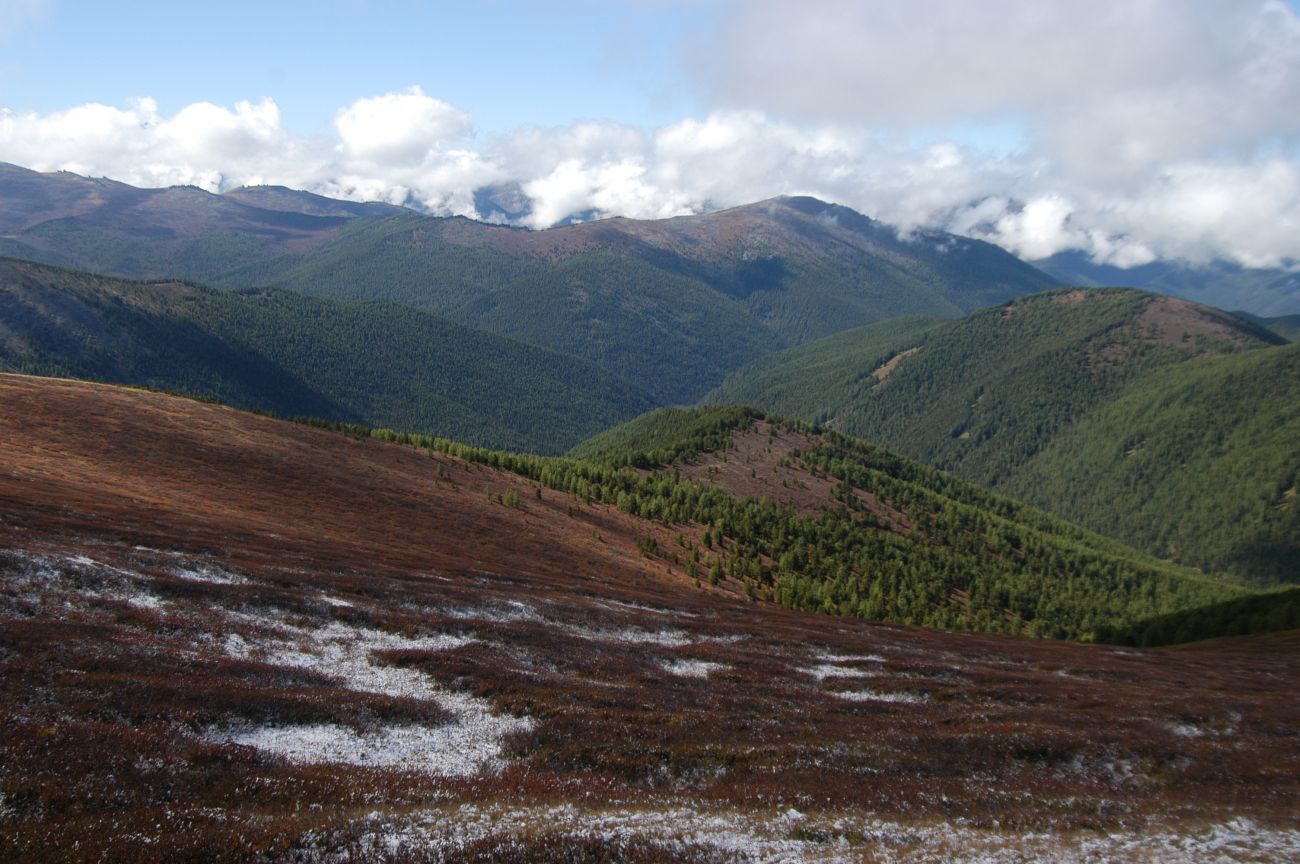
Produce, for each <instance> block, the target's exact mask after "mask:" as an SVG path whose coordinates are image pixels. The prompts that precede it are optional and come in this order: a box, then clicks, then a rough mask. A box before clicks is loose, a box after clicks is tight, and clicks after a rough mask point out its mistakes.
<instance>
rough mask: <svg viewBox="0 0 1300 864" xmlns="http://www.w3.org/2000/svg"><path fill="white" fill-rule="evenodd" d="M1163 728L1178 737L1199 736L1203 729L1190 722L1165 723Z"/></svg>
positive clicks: (1202, 733) (1203, 732)
mask: <svg viewBox="0 0 1300 864" xmlns="http://www.w3.org/2000/svg"><path fill="white" fill-rule="evenodd" d="M1165 728H1166V729H1168V730H1169V731H1170V732H1172V733H1174V734H1175V735H1177V736H1178V737H1179V738H1200V737H1201V736H1202V735H1204V734H1205V731H1204V730H1203V729H1201V728H1200V727H1198V726H1193V725H1192V724H1191V723H1166V724H1165Z"/></svg>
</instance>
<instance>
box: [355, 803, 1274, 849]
mask: <svg viewBox="0 0 1300 864" xmlns="http://www.w3.org/2000/svg"><path fill="white" fill-rule="evenodd" d="M357 827H358V828H360V829H361V830H360V832H359V833H360V835H361V836H360V838H359V839H358V841H357V842H356V844H355V847H354V848H356V849H357V850H359V851H365V850H374V851H383V852H385V853H387V854H390V855H394V854H396V853H399V852H402V851H410V852H417V853H418V852H419V851H430V850H442V851H450V850H454V849H457V848H463V847H464V846H466V845H467V844H470V843H474V842H476V841H480V840H483V839H485V838H488V837H494V836H496V837H500V836H502V835H512V836H528V835H532V834H536V833H537V832H538V831H542V830H544V831H549V832H558V833H564V834H572V835H574V836H581V837H596V838H600V839H603V840H605V841H607V842H608V841H615V840H619V839H630V838H633V837H640V838H646V839H650V840H656V841H659V842H662V843H666V844H683V843H689V844H697V845H699V846H704V847H707V848H711V849H714V850H717V851H719V852H722V853H724V854H727V855H729V856H734V858H736V859H737V860H742V861H752V862H759V864H802V862H861V861H863V860H871V861H876V862H881V864H885V862H890V864H919V862H935V861H945V862H954V864H1022V862H1025V861H1037V862H1045V864H1074V862H1079V861H1098V862H1100V861H1143V862H1149V864H1184V862H1188V861H1213V862H1252V864H1256V862H1258V864H1264V862H1274V861H1292V860H1298V859H1300V830H1294V829H1281V830H1278V829H1266V828H1262V827H1260V826H1258V825H1256V824H1254V823H1253V822H1251V821H1250V820H1248V819H1243V818H1238V819H1232V820H1230V821H1227V822H1224V823H1221V824H1218V825H1212V826H1209V827H1196V828H1191V827H1189V828H1187V829H1183V830H1180V829H1177V828H1172V827H1166V826H1156V827H1153V828H1151V829H1149V830H1143V829H1140V828H1139V829H1134V830H1129V831H1125V832H1122V833H1114V834H1094V833H1086V834H1079V833H1070V834H1055V833H1046V832H1045V833H1038V834H1017V833H1014V832H1006V833H1003V832H997V831H987V830H981V829H977V828H972V827H969V826H965V825H962V824H960V823H932V824H906V823H901V822H895V821H891V820H884V819H878V818H875V817H872V816H870V815H866V814H856V813H855V814H819V815H817V816H806V815H805V814H803V813H800V812H799V811H798V810H794V809H790V810H787V811H786V812H785V813H769V814H758V813H735V812H725V811H714V812H710V811H707V810H703V809H699V808H693V807H686V806H683V807H677V808H672V809H662V810H660V809H617V808H615V809H582V808H579V807H576V806H574V805H572V804H565V805H560V806H555V807H539V808H526V809H516V808H509V807H505V806H500V805H498V806H480V805H475V804H465V805H462V806H460V807H457V808H454V809H451V810H438V811H429V812H427V813H416V814H411V815H410V816H403V817H396V818H393V817H388V816H385V815H384V814H382V813H379V812H375V813H372V814H370V815H369V816H368V817H365V818H364V819H363V820H361V821H360V824H359V825H358V826H357ZM435 857H437V856H435Z"/></svg>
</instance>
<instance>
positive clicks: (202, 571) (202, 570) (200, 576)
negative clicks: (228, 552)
mask: <svg viewBox="0 0 1300 864" xmlns="http://www.w3.org/2000/svg"><path fill="white" fill-rule="evenodd" d="M169 572H170V573H171V575H173V576H175V577H176V578H177V579H184V580H185V581H187V582H207V583H209V584H212V585H245V584H247V583H248V580H247V579H245V578H244V577H243V576H240V575H239V574H238V573H231V572H229V571H227V570H222V569H221V568H220V567H213V566H211V565H208V564H200V565H199V566H197V567H174V568H172V569H171V570H170V571H169Z"/></svg>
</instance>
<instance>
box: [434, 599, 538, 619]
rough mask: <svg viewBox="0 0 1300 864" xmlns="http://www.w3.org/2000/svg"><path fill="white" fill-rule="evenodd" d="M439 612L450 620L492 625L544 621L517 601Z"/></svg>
mask: <svg viewBox="0 0 1300 864" xmlns="http://www.w3.org/2000/svg"><path fill="white" fill-rule="evenodd" d="M441 612H442V614H444V615H446V616H448V617H450V618H463V619H466V620H470V621H490V622H492V623H494V624H509V623H511V622H514V621H543V622H544V621H545V619H544V618H543V617H542V616H541V615H540V614H538V612H537V610H536V609H534V608H533V607H532V606H529V605H528V604H527V603H521V602H519V601H517V600H511V601H510V602H508V603H503V604H501V605H499V606H480V607H476V608H475V607H471V608H467V609H460V608H452V609H443V610H441Z"/></svg>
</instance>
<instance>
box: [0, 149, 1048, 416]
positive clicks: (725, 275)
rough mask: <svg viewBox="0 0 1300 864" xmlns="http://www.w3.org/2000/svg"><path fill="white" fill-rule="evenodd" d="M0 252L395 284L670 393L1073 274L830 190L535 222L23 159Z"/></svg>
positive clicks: (313, 284) (203, 278)
mask: <svg viewBox="0 0 1300 864" xmlns="http://www.w3.org/2000/svg"><path fill="white" fill-rule="evenodd" d="M11 189H12V190H14V192H13V194H10V193H9V190H11ZM0 254H9V255H13V256H15V257H22V258H27V259H31V260H42V261H48V262H52V263H56V264H61V265H65V266H72V267H76V268H79V269H85V270H90V271H93V272H99V273H107V274H110V275H114V276H122V277H128V278H143V279H177V278H179V279H188V280H193V281H199V282H203V283H206V284H213V285H218V286H222V287H229V288H246V287H254V286H268V285H270V286H277V287H283V288H290V289H292V290H296V291H300V292H303V293H308V294H316V295H319V296H323V297H328V298H331V299H354V300H355V299H378V300H390V301H395V302H398V303H402V304H405V305H408V306H411V307H414V308H417V309H421V310H424V311H429V312H433V313H435V314H438V315H441V316H444V317H448V318H451V319H453V320H456V321H458V322H460V323H462V324H468V325H470V326H473V327H476V328H480V329H488V330H491V331H493V332H496V333H499V334H502V335H506V336H510V337H512V338H517V339H520V340H523V341H526V342H529V343H530V344H534V345H538V346H542V347H547V348H552V349H555V350H559V351H563V352H565V353H569V354H574V355H577V356H581V357H584V358H586V359H588V360H591V361H592V362H595V363H597V364H598V365H600V366H601V367H602V368H604V369H605V370H606V371H609V372H612V373H613V374H616V375H620V376H622V377H625V378H628V379H631V380H635V381H637V382H638V383H639V384H640V385H641V386H642V387H644V388H645V389H647V390H649V391H650V392H651V393H653V394H654V395H655V397H656V398H657V399H658V400H659V401H660V402H681V401H694V400H696V399H698V398H699V397H700V396H701V395H703V393H704V392H706V391H707V390H708V389H709V388H711V387H713V386H715V385H716V384H717V383H718V382H719V381H721V379H722V378H723V377H724V376H725V375H726V374H727V373H729V372H731V371H733V370H734V369H736V368H738V367H739V366H741V365H743V364H745V363H747V362H749V361H751V360H754V359H756V358H758V357H761V356H764V355H765V354H768V353H770V352H772V351H774V350H777V349H779V348H782V347H786V346H789V345H795V344H799V343H801V342H804V341H807V340H809V339H814V338H817V337H820V336H825V335H828V334H830V333H834V332H837V331H839V330H842V329H844V328H847V327H853V326H856V325H860V324H866V323H869V322H872V321H878V320H881V319H884V318H889V317H893V316H897V315H903V314H928V315H936V316H941V317H956V316H958V315H961V314H964V313H966V312H969V311H971V310H973V309H977V308H979V307H981V306H985V305H987V304H989V303H994V302H1000V301H1003V300H1007V299H1010V298H1012V297H1016V296H1019V295H1022V294H1025V293H1029V292H1032V291H1037V290H1041V289H1043V288H1046V287H1050V286H1051V285H1053V284H1055V282H1054V280H1052V279H1051V278H1050V277H1048V276H1047V275H1046V274H1044V273H1042V272H1040V271H1038V270H1036V269H1034V268H1033V267H1031V266H1029V265H1027V264H1024V263H1023V262H1021V261H1019V260H1017V259H1016V258H1015V257H1014V256H1012V255H1010V254H1009V253H1007V252H1005V251H1003V250H1002V249H999V248H998V247H996V246H992V245H990V244H987V243H983V242H980V241H975V240H970V239H966V238H961V237H956V236H953V235H949V234H943V233H939V232H924V231H922V232H916V233H914V234H912V235H909V236H908V237H906V238H900V237H899V235H898V234H897V232H896V231H895V229H894V228H892V227H891V226H888V225H884V224H882V223H879V222H875V221H873V220H871V219H868V218H867V217H865V216H862V215H861V214H858V213H855V212H854V211H852V210H849V209H847V208H844V207H838V206H834V205H830V204H826V203H823V202H820V201H817V200H815V199H811V198H779V199H774V200H771V201H765V202H761V203H758V204H753V205H747V206H743V207H737V208H733V209H731V210H726V211H722V212H717V213H707V214H702V215H698V216H684V217H680V218H676V219H667V220H657V221H637V220H631V219H608V220H603V221H599V222H591V223H585V224H578V225H570V226H567V227H561V228H553V229H549V230H546V231H527V230H523V229H518V228H507V227H502V226H496V225H487V224H484V223H480V222H473V221H470V220H468V219H462V218H451V219H446V218H434V217H430V216H425V215H421V214H418V213H415V212H413V211H409V210H402V209H400V208H392V207H387V206H386V205H363V204H353V203H349V202H333V201H330V199H325V198H320V197H319V196H314V195H309V194H307V193H302V192H295V191H294V190H287V189H281V188H275V187H258V188H253V189H242V190H234V191H232V192H230V193H227V194H224V195H211V194H209V193H206V192H203V191H202V190H199V189H195V188H192V187H176V188H172V189H152V190H142V189H133V188H132V187H129V186H124V185H123V184H119V183H113V182H111V181H106V180H89V179H86V178H80V177H76V176H75V175H67V174H58V175H43V174H37V173H35V172H31V171H25V170H24V169H20V168H16V167H14V166H0Z"/></svg>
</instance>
